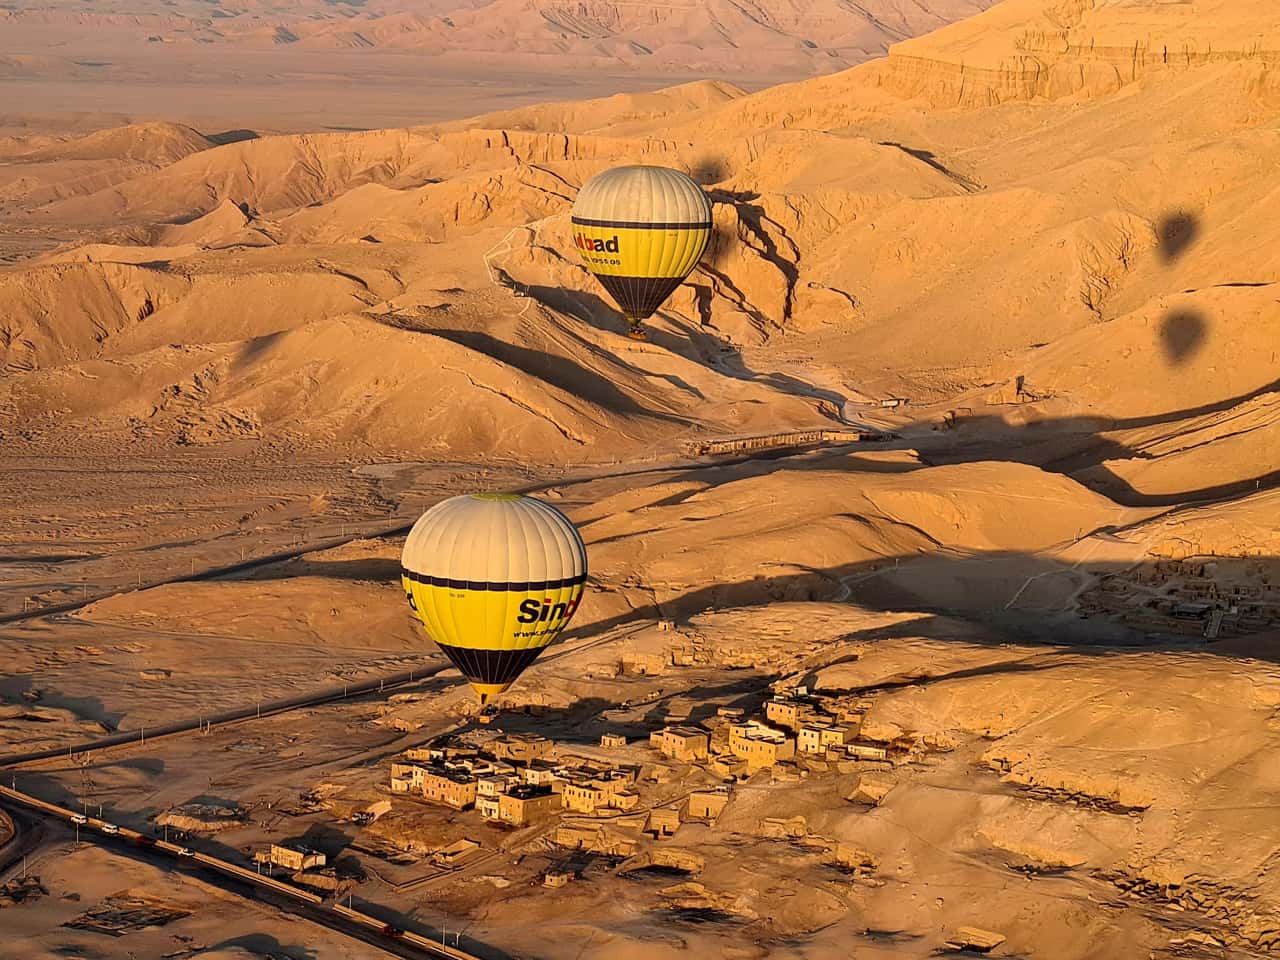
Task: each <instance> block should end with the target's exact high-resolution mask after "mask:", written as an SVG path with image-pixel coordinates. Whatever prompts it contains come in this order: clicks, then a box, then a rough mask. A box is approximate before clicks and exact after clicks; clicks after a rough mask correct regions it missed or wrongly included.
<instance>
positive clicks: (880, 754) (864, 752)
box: [844, 743, 889, 760]
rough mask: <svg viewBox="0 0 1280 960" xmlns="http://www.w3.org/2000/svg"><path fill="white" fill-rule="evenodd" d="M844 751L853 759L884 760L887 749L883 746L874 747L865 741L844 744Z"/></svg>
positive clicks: (887, 754) (886, 757)
mask: <svg viewBox="0 0 1280 960" xmlns="http://www.w3.org/2000/svg"><path fill="white" fill-rule="evenodd" d="M844 750H845V753H846V754H847V755H848V756H850V757H853V759H855V760H886V759H888V757H889V751H888V750H886V749H885V748H884V747H876V746H872V745H871V744H867V743H849V744H845V748H844Z"/></svg>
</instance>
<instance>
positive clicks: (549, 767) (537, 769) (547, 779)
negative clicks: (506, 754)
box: [520, 760, 559, 787]
mask: <svg viewBox="0 0 1280 960" xmlns="http://www.w3.org/2000/svg"><path fill="white" fill-rule="evenodd" d="M520 776H521V777H522V778H523V779H524V782H525V783H528V784H530V785H532V786H535V787H549V786H551V785H552V784H553V783H555V782H556V781H557V780H558V779H559V776H558V775H557V774H556V765H555V764H553V763H548V762H547V761H546V760H534V761H533V762H532V763H530V764H529V765H528V766H526V767H524V768H523V769H521V771H520Z"/></svg>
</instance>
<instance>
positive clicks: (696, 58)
mask: <svg viewBox="0 0 1280 960" xmlns="http://www.w3.org/2000/svg"><path fill="white" fill-rule="evenodd" d="M990 5H991V0H930V2H929V3H918V2H904V0H871V2H866V3H860V4H844V3H839V2H835V0H801V2H798V3H779V2H776V0H757V2H753V3H751V4H746V5H743V4H737V3H732V2H727V0H711V2H708V3H694V2H677V3H612V2H607V0H605V2H597V3H591V4H575V3H566V2H561V0H485V2H477V0H431V2H429V3H404V2H397V0H381V2H374V3H361V4H359V5H354V4H353V5H340V4H327V3H321V2H318V0H293V2H290V3H286V4H270V5H256V4H230V3H223V4H220V5H218V7H217V9H216V10H214V11H213V12H212V13H210V11H209V8H208V7H207V6H205V5H204V4H200V3H165V4H160V3H144V4H128V5H120V6H116V5H114V4H100V5H95V7H94V8H93V9H92V10H85V9H83V8H82V7H81V6H80V5H71V4H65V3H59V2H57V0H45V2H40V0H33V2H24V3H23V4H20V5H18V6H17V7H16V8H15V9H12V10H8V11H3V13H2V15H3V16H4V17H5V19H6V21H7V22H8V23H9V24H10V25H11V27H13V28H16V29H30V28H33V27H44V28H46V29H47V28H57V29H61V30H64V31H72V32H74V31H87V30H94V29H96V30H106V31H111V32H114V33H116V34H117V35H119V36H120V37H121V38H122V39H123V40H125V41H126V42H129V41H132V42H133V43H137V42H139V41H144V40H150V41H151V42H153V43H154V42H177V43H186V44H190V43H197V42H198V43H202V44H222V45H231V46H235V47H238V48H249V49H274V50H281V49H295V50H314V49H330V50H356V51H360V50H366V51H367V50H411V51H414V52H418V53H426V54H431V55H436V56H439V55H448V56H450V57H454V58H470V59H472V60H475V59H480V60H486V61H489V62H493V63H503V62H505V63H507V64H510V63H512V62H522V63H530V64H534V63H539V62H541V63H546V62H550V61H563V59H564V58H566V57H569V58H572V59H573V60H574V61H576V62H578V63H579V64H586V63H592V62H594V63H598V64H612V65H614V66H615V67H616V66H624V65H631V66H643V67H644V68H646V69H661V68H663V67H672V66H674V67H679V68H681V69H685V70H693V71H731V72H745V71H750V70H752V69H754V70H756V71H758V72H760V73H766V74H770V75H773V74H777V73H779V72H781V73H790V74H791V75H793V76H794V75H804V74H811V73H826V72H829V71H831V70H833V69H840V68H842V67H846V66H849V65H850V64H853V63H858V62H861V61H863V60H865V59H867V58H868V57H872V56H877V55H879V54H880V53H882V52H883V51H884V49H885V48H886V47H887V46H888V45H889V44H891V43H893V42H895V41H897V40H901V39H903V38H904V37H909V36H914V35H915V34H917V33H920V32H922V31H926V30H931V29H933V28H935V27H938V26H940V25H942V24H944V23H947V22H950V21H951V20H954V19H956V18H957V17H965V16H968V15H970V14H973V13H975V12H977V11H979V10H982V9H985V8H986V7H988V6H990ZM153 38H154V39H153Z"/></svg>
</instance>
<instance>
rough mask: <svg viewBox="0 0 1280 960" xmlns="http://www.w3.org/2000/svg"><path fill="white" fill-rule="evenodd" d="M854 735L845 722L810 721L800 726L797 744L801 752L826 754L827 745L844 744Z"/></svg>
mask: <svg viewBox="0 0 1280 960" xmlns="http://www.w3.org/2000/svg"><path fill="white" fill-rule="evenodd" d="M853 737H854V732H853V731H852V730H851V729H850V728H849V727H848V726H846V725H844V724H837V723H815V722H809V723H806V724H804V725H803V726H801V727H800V735H799V737H798V738H797V740H796V746H797V747H798V748H799V750H800V752H801V753H815V754H824V753H826V752H827V747H831V746H843V745H844V744H846V743H848V742H849V741H850V740H852V739H853Z"/></svg>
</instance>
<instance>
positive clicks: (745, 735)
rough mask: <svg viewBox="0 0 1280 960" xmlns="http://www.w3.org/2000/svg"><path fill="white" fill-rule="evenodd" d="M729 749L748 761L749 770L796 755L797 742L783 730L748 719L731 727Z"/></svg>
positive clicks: (736, 755) (739, 757)
mask: <svg viewBox="0 0 1280 960" xmlns="http://www.w3.org/2000/svg"><path fill="white" fill-rule="evenodd" d="M729 751H730V752H731V753H732V754H733V755H734V756H735V757H737V758H738V759H740V760H744V761H745V762H746V764H747V769H748V771H754V770H759V769H762V768H764V767H772V766H773V765H774V764H776V763H778V762H779V761H781V760H789V759H791V758H792V757H794V756H795V753H796V742H795V740H794V739H793V738H791V737H789V736H787V735H786V734H785V733H783V732H782V731H781V730H775V729H774V728H773V727H770V726H768V725H767V724H764V723H761V722H760V721H758V720H748V721H746V722H745V723H735V724H733V725H732V726H731V727H730V728H729Z"/></svg>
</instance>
